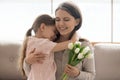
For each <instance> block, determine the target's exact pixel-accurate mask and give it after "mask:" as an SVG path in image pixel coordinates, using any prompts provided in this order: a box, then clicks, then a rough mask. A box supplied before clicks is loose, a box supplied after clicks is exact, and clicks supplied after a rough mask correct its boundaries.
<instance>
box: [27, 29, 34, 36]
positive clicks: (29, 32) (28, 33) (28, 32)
mask: <svg viewBox="0 0 120 80" xmlns="http://www.w3.org/2000/svg"><path fill="white" fill-rule="evenodd" d="M32 29H33V28H30V29H28V31H27V33H26V37H28V36H31V35H32V34H31V32H32Z"/></svg>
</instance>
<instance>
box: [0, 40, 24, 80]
mask: <svg viewBox="0 0 120 80" xmlns="http://www.w3.org/2000/svg"><path fill="white" fill-rule="evenodd" d="M19 48H20V43H18V42H4V41H2V42H0V80H21V79H22V78H21V75H20V72H19V71H18V64H17V63H18V55H19Z"/></svg>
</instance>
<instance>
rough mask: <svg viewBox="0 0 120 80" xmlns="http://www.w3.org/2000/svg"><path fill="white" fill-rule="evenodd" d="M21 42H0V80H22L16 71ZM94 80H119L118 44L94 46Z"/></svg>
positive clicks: (119, 46)
mask: <svg viewBox="0 0 120 80" xmlns="http://www.w3.org/2000/svg"><path fill="white" fill-rule="evenodd" d="M20 46H21V42H8V41H0V80H23V78H22V76H21V74H20V72H19V71H18V65H17V60H18V55H19V48H20ZM94 52H95V66H96V78H95V80H120V44H106V43H98V44H95V45H94Z"/></svg>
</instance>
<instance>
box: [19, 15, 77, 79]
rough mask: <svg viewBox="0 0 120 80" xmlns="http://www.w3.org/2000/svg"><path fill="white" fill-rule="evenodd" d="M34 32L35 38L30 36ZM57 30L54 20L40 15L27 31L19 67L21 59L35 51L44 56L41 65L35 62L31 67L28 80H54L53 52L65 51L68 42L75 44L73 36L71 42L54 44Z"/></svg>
mask: <svg viewBox="0 0 120 80" xmlns="http://www.w3.org/2000/svg"><path fill="white" fill-rule="evenodd" d="M32 30H33V31H34V32H35V36H32V35H31V31H32ZM56 33H57V30H56V28H55V20H54V19H53V18H52V17H50V16H49V15H46V14H44V15H40V16H38V18H37V19H36V20H35V22H34V23H33V26H32V27H31V28H30V29H29V30H28V31H27V33H26V39H25V41H24V44H23V50H22V52H21V54H22V56H21V58H20V60H21V66H23V59H24V58H25V57H27V55H28V54H29V53H30V52H31V51H32V50H33V49H35V52H36V53H44V54H46V58H45V60H44V62H43V63H39V61H38V62H36V63H34V64H32V65H31V70H30V73H29V74H27V76H28V80H55V72H56V64H55V62H54V54H53V53H54V52H57V51H61V50H64V49H67V45H68V43H70V42H75V41H76V39H75V36H74V37H72V39H71V40H68V41H65V42H61V43H55V42H53V41H54V40H55V39H56Z"/></svg>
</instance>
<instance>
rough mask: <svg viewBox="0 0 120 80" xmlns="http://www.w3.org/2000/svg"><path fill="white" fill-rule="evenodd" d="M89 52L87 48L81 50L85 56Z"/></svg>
mask: <svg viewBox="0 0 120 80" xmlns="http://www.w3.org/2000/svg"><path fill="white" fill-rule="evenodd" d="M89 50H90V48H89V47H88V46H87V47H85V48H84V49H83V51H82V53H84V54H86V53H87V52H88V51H89Z"/></svg>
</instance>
